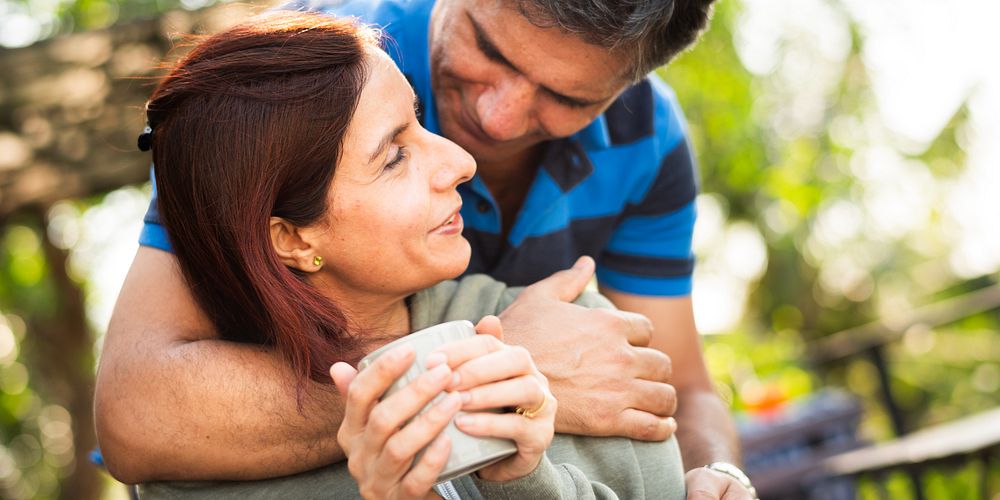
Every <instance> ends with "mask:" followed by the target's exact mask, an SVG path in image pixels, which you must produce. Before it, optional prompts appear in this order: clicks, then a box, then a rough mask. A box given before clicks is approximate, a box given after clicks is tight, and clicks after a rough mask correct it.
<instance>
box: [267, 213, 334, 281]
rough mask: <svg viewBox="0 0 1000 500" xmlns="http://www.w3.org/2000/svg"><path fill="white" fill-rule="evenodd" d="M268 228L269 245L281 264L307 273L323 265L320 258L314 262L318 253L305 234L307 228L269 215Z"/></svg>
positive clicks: (317, 269)
mask: <svg viewBox="0 0 1000 500" xmlns="http://www.w3.org/2000/svg"><path fill="white" fill-rule="evenodd" d="M269 229H270V232H271V246H272V247H273V248H274V253H276V254H278V258H279V259H281V263H282V264H284V265H286V266H288V267H291V268H294V269H298V270H300V271H305V272H307V273H312V272H316V271H319V269H320V268H321V267H323V265H322V260H320V261H319V263H317V262H316V257H319V254H317V253H316V251H317V249H316V248H315V247H313V246H312V244H311V243H310V238H309V237H308V235H306V234H305V233H306V232H308V231H307V230H305V229H304V228H301V227H299V226H296V225H294V224H292V223H291V222H288V221H286V220H285V219H282V218H281V217H271V221H270V226H269Z"/></svg>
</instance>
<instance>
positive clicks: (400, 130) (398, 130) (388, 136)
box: [368, 122, 410, 164]
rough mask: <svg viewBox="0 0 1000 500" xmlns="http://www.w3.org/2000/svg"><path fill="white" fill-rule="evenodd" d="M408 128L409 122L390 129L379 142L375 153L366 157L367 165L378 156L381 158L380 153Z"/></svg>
mask: <svg viewBox="0 0 1000 500" xmlns="http://www.w3.org/2000/svg"><path fill="white" fill-rule="evenodd" d="M409 126H410V122H406V123H404V124H402V125H397V126H396V128H394V129H392V131H391V132H389V133H388V134H385V137H383V138H382V140H381V141H379V143H378V147H377V148H375V151H374V152H373V153H372V155H371V156H370V157H368V163H369V164H371V163H373V162H374V161H375V160H376V159H377V158H378V157H379V156H381V155H382V152H383V151H385V148H386V146H388V145H389V143H390V142H392V140H393V139H395V138H396V136H397V135H399V134H402V133H403V132H404V131H405V130H406V129H407V127H409Z"/></svg>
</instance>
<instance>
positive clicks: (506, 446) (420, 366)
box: [358, 321, 517, 483]
mask: <svg viewBox="0 0 1000 500" xmlns="http://www.w3.org/2000/svg"><path fill="white" fill-rule="evenodd" d="M475 335H476V329H475V327H473V326H472V323H470V322H468V321H450V322H448V323H442V324H440V325H435V326H432V327H429V328H425V329H423V330H420V331H418V332H414V333H411V334H409V335H407V336H405V337H402V338H400V339H397V340H395V341H393V342H391V343H389V344H386V345H384V346H382V347H380V348H379V349H378V350H376V351H374V352H372V353H371V354H369V355H367V356H365V357H364V359H362V360H361V362H360V363H358V370H359V371H361V370H364V369H365V368H367V367H368V366H370V365H371V364H372V363H373V362H374V361H375V360H376V359H378V357H379V356H381V355H383V354H385V353H386V352H388V351H389V350H391V349H393V348H395V347H398V346H400V345H403V344H406V345H409V346H410V347H411V348H412V349H413V351H414V352H415V353H416V356H415V358H414V361H413V365H411V366H410V369H409V370H407V371H406V373H404V374H403V375H402V376H400V377H399V379H397V380H396V382H394V383H393V384H392V385H391V386H390V387H389V389H388V390H386V391H385V394H383V395H382V398H383V399H384V398H387V397H389V396H390V395H392V394H393V393H395V392H396V391H399V390H400V389H402V388H403V387H406V385H407V384H409V383H410V382H412V381H413V380H415V379H416V378H417V377H419V376H420V374H422V373H424V372H425V371H427V365H426V364H425V360H426V359H427V355H428V354H430V353H431V352H433V351H434V350H435V349H437V348H438V347H440V346H442V345H444V344H447V343H449V342H454V341H456V340H461V339H464V338H467V337H473V336H475ZM446 395H447V393H445V392H442V393H441V394H438V395H437V396H435V398H434V399H433V400H432V401H431V402H430V403H428V404H427V406H425V407H424V408H423V409H422V410H420V413H419V414H418V415H420V414H423V413H424V412H426V411H427V410H429V409H430V408H431V407H432V406H433V405H434V404H436V403H437V402H438V401H441V400H442V399H444V397H445V396H446ZM487 411H494V412H495V413H500V412H501V410H499V409H497V410H487ZM463 413H465V412H462V411H459V412H458V414H457V415H456V416H458V415H462V414H463ZM407 423H409V421H408V422H407ZM443 432H444V434H447V435H448V437H450V438H451V455H449V457H448V463H447V464H445V466H444V469H443V470H442V471H441V474H440V475H438V478H437V482H438V483H443V482H445V481H449V480H451V479H454V478H456V477H459V476H464V475H465V474H469V473H471V472H474V471H477V470H479V469H482V468H483V467H486V466H487V465H490V464H493V463H495V462H498V461H500V460H502V459H504V458H507V457H509V456H511V455H513V454H514V453H516V452H517V446H516V445H515V444H514V441H511V440H509V439H500V438H492V437H478V436H470V435H468V434H466V433H464V432H462V431H460V430H458V428H457V427H455V420H454V419H452V421H451V422H449V423H448V426H447V427H445V429H444V431H443ZM424 451H425V450H421V451H420V452H419V453H417V455H416V457H415V458H414V463H417V461H419V460H420V457H421V456H423V453H424Z"/></svg>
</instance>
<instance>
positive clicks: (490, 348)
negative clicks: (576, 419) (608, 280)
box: [427, 316, 556, 482]
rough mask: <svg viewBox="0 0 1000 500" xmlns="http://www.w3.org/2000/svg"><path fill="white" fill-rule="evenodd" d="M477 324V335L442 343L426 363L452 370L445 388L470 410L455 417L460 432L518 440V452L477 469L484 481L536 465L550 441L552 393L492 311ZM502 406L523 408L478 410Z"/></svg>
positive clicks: (512, 475)
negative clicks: (505, 338) (505, 340)
mask: <svg viewBox="0 0 1000 500" xmlns="http://www.w3.org/2000/svg"><path fill="white" fill-rule="evenodd" d="M476 330H477V331H478V332H479V333H480V335H477V336H475V337H473V338H468V339H463V340H459V341H456V342H452V343H449V344H447V345H445V346H442V347H441V348H439V349H438V350H436V351H435V352H434V353H432V354H430V355H429V356H428V357H427V363H428V366H433V365H434V364H438V363H441V364H440V365H438V366H449V367H450V368H451V369H452V370H454V373H453V374H452V377H451V383H450V384H449V385H448V387H447V389H448V390H450V391H460V392H459V394H460V395H461V398H462V410H463V411H465V412H474V413H467V414H465V415H461V416H459V417H458V418H457V419H456V420H455V425H456V426H457V427H458V428H459V429H460V430H461V431H462V432H465V433H466V434H470V435H473V436H490V437H498V438H507V439H512V440H513V441H514V442H515V443H516V444H517V453H516V454H514V455H512V456H510V457H509V458H506V459H504V460H501V461H500V462H497V463H496V464H493V465H491V466H489V467H485V468H483V469H480V470H479V472H478V474H479V477H480V478H482V479H485V480H487V481H498V482H499V481H509V480H512V479H517V478H519V477H523V476H526V475H528V474H530V473H531V472H532V471H533V470H535V468H536V467H537V466H538V463H539V462H540V461H541V459H542V456H543V455H544V453H545V450H546V449H547V448H548V447H549V444H551V443H552V436H553V433H554V432H555V415H556V399H555V398H554V397H553V396H552V393H550V392H549V384H548V381H547V380H546V379H545V376H544V375H542V374H541V372H539V371H538V368H537V367H535V363H534V361H532V359H531V354H529V353H528V351H527V350H526V349H524V348H523V347H519V346H510V345H507V344H504V343H503V342H501V341H500V339H501V338H502V335H503V333H502V328H501V326H500V320H499V319H497V317H496V316H487V317H485V318H483V319H482V320H481V321H480V322H479V324H478V325H476ZM503 407H518V408H521V409H523V410H526V411H527V413H526V414H524V415H521V414H517V413H500V414H497V413H490V412H476V410H486V409H493V408H503ZM529 415H530V416H529Z"/></svg>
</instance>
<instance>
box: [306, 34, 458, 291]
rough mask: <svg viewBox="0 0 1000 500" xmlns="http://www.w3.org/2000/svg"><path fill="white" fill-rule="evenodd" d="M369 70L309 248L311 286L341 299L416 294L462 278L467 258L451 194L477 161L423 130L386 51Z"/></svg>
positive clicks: (372, 59)
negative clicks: (316, 258) (312, 252)
mask: <svg viewBox="0 0 1000 500" xmlns="http://www.w3.org/2000/svg"><path fill="white" fill-rule="evenodd" d="M367 64H368V70H369V75H368V80H367V83H366V84H365V86H364V89H363V90H362V92H361V96H360V100H359V102H358V107H357V110H356V111H355V112H354V118H353V120H352V121H351V123H350V125H349V126H348V130H347V133H346V135H345V137H344V144H343V153H342V156H341V159H340V162H339V163H338V164H337V168H336V172H335V173H334V176H333V181H332V183H331V186H330V191H329V193H328V195H327V196H328V198H327V201H328V206H329V207H330V208H329V210H328V211H327V214H326V216H325V220H324V221H323V222H321V223H320V224H318V225H317V228H318V229H319V231H318V233H317V235H316V237H315V244H314V246H315V249H316V254H317V255H320V256H322V257H323V268H322V269H321V270H320V271H319V272H318V273H316V274H315V275H314V279H316V280H319V283H317V284H319V285H320V286H326V287H332V288H334V292H335V293H336V294H337V295H340V296H341V297H345V295H341V294H348V293H349V294H353V295H354V296H356V295H357V294H359V293H361V294H363V295H373V294H374V295H399V294H409V293H413V292H415V291H417V290H421V289H424V288H427V287H429V286H431V285H433V284H435V283H437V282H439V281H442V280H445V279H450V278H454V277H456V276H458V275H459V274H461V273H462V272H463V271H465V268H466V267H467V266H468V263H469V256H470V253H471V249H470V247H469V243H468V242H467V241H466V240H465V238H463V237H462V229H463V224H462V217H461V215H460V214H459V209H460V208H461V206H462V198H461V197H460V196H459V194H458V191H457V190H456V189H455V188H456V187H457V186H458V185H459V184H461V183H462V182H465V181H467V180H469V179H470V178H471V177H472V175H473V174H474V173H475V171H476V164H475V161H474V160H473V159H472V157H471V156H470V155H469V154H468V153H466V152H465V150H463V149H461V148H460V147H458V146H456V145H455V144H454V143H452V142H451V141H449V140H447V139H445V138H443V137H440V136H438V135H435V134H432V133H430V132H428V131H427V130H425V129H424V128H423V127H421V126H420V124H419V123H418V122H417V117H416V114H415V112H414V94H413V90H412V88H411V87H410V85H409V83H407V81H406V79H405V78H404V77H403V75H402V73H400V72H399V70H398V69H397V67H396V65H395V63H393V61H392V60H391V59H390V58H389V57H388V56H387V55H386V54H385V53H384V52H382V51H381V50H377V49H373V50H371V51H370V52H369V54H368V56H367Z"/></svg>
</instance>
